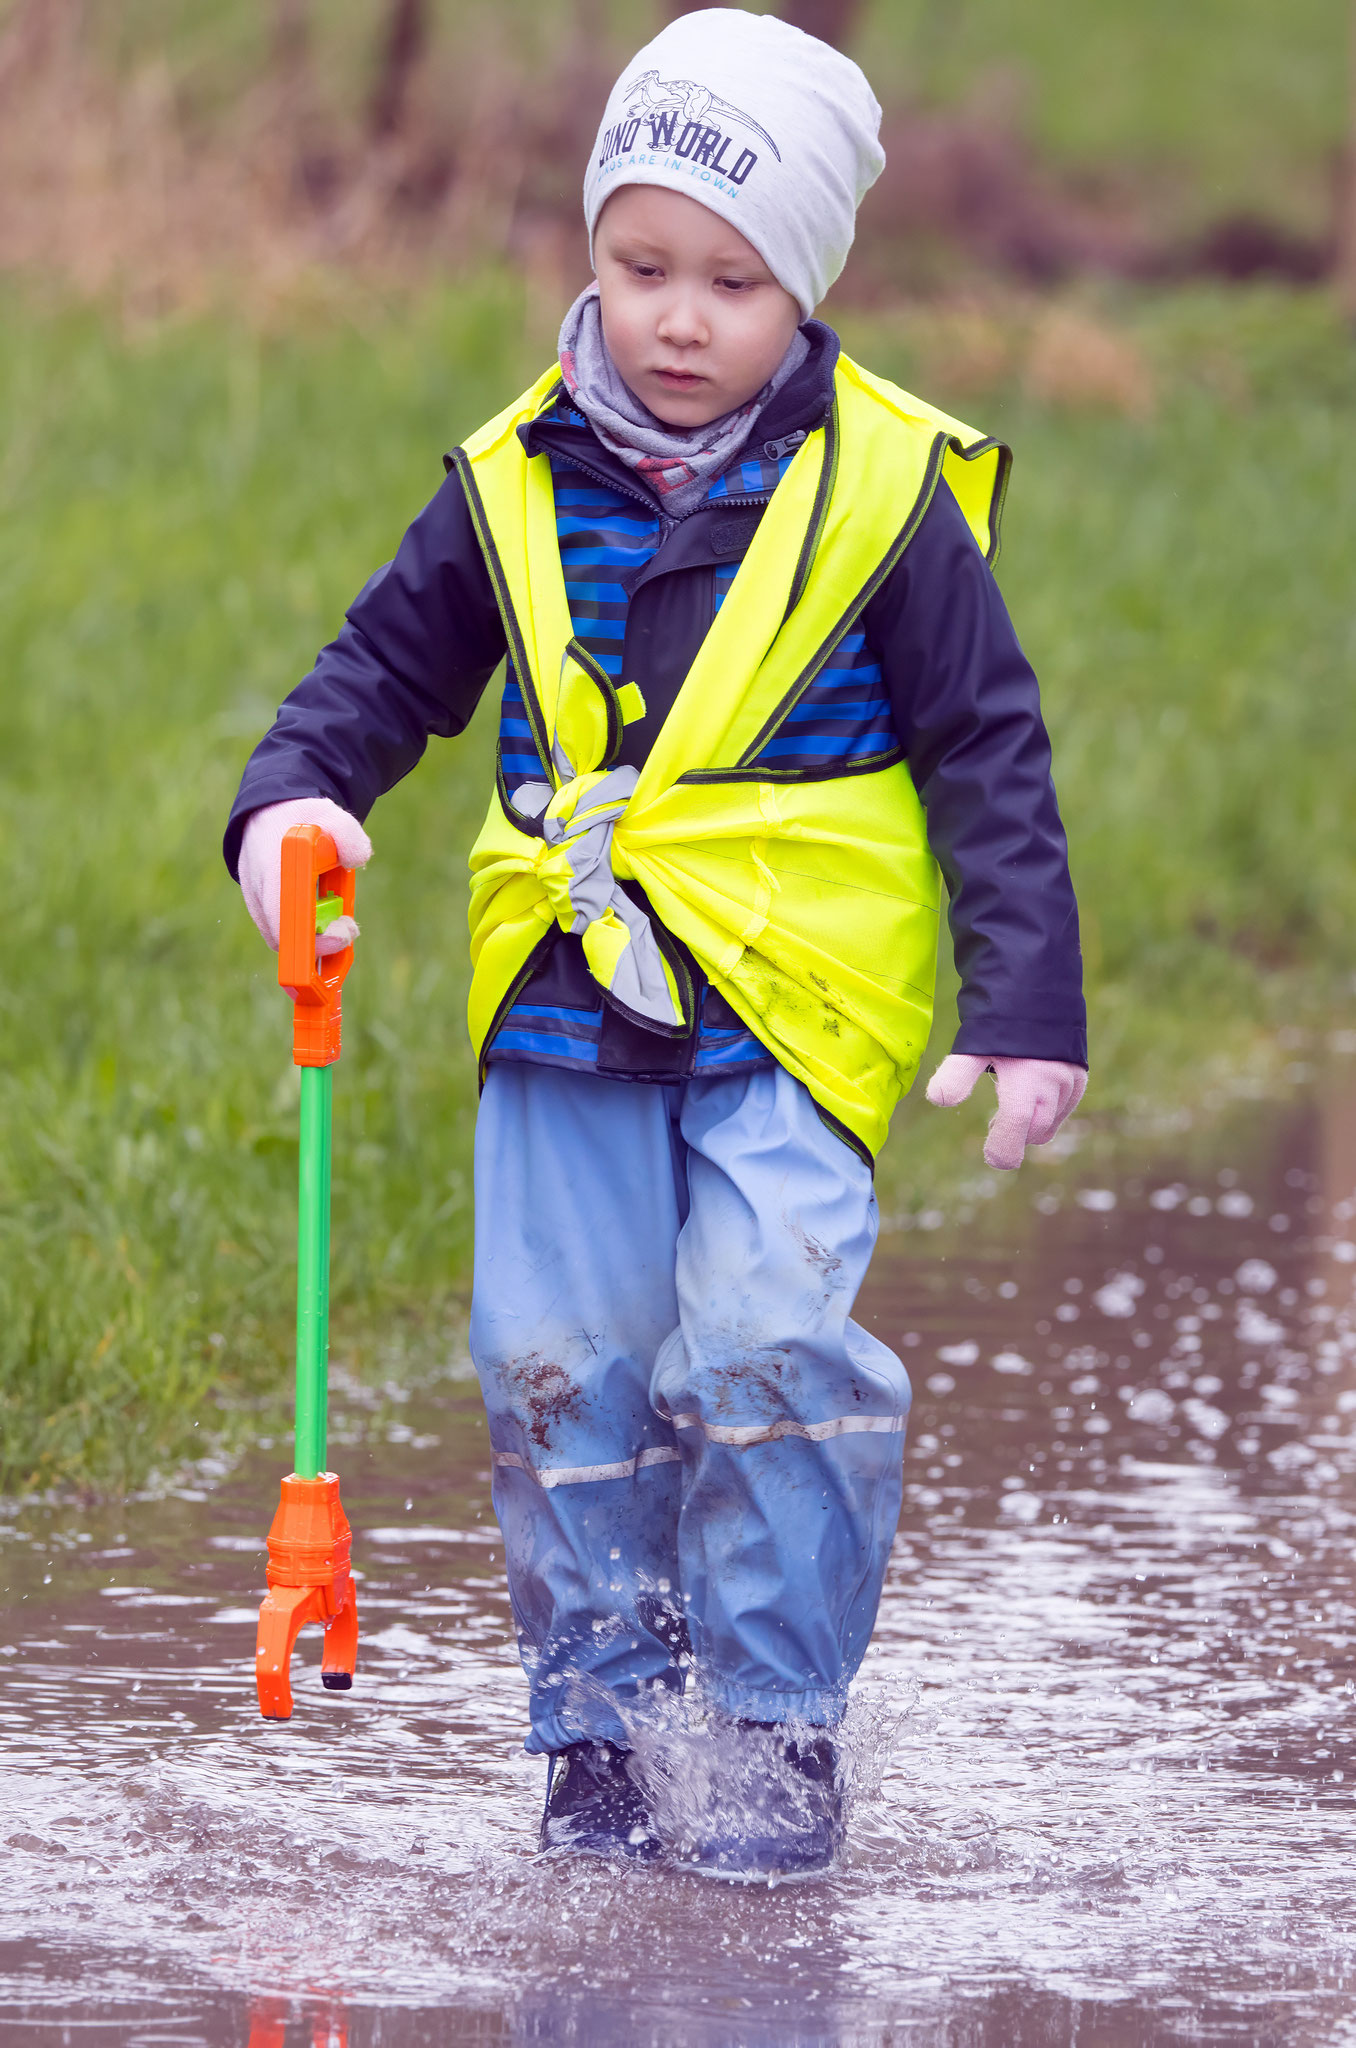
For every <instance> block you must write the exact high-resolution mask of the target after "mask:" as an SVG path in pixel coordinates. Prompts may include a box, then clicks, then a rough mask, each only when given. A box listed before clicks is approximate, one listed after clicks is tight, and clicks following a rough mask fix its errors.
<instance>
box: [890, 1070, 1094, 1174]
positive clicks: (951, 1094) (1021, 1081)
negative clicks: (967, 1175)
mask: <svg viewBox="0 0 1356 2048" xmlns="http://www.w3.org/2000/svg"><path fill="white" fill-rule="evenodd" d="M986 1072H987V1073H991V1074H992V1075H993V1077H994V1085H995V1087H996V1088H997V1090H998V1113H997V1115H996V1116H995V1117H994V1119H993V1122H992V1123H991V1124H990V1125H989V1135H988V1138H987V1140H986V1141H985V1145H984V1163H985V1165H986V1166H997V1167H1000V1168H1005V1169H1008V1170H1010V1169H1011V1168H1013V1167H1016V1166H1020V1165H1021V1163H1022V1155H1023V1153H1024V1152H1025V1151H1026V1148H1027V1146H1028V1145H1047V1144H1049V1142H1050V1140H1051V1138H1053V1137H1054V1135H1055V1132H1056V1131H1057V1130H1058V1129H1059V1127H1060V1125H1061V1124H1062V1123H1063V1121H1064V1119H1065V1117H1066V1116H1068V1115H1069V1114H1070V1113H1071V1112H1072V1111H1073V1110H1075V1109H1077V1107H1078V1105H1079V1103H1080V1101H1081V1100H1082V1097H1083V1090H1084V1089H1085V1088H1086V1087H1087V1085H1088V1076H1087V1071H1086V1069H1085V1068H1083V1067H1073V1066H1068V1065H1066V1064H1065V1062H1064V1061H1063V1060H1018V1059H1009V1058H1005V1057H997V1056H996V1057H993V1058H990V1059H985V1058H984V1057H983V1056H982V1054H979V1053H970V1052H953V1053H948V1055H947V1057H946V1058H945V1059H944V1060H943V1061H942V1064H941V1065H940V1067H938V1069H937V1071H936V1073H935V1074H934V1075H933V1077H932V1079H931V1080H930V1081H929V1082H928V1101H929V1102H931V1103H934V1104H935V1105H936V1107H937V1108H938V1109H954V1108H955V1107H956V1105H957V1103H960V1102H964V1101H965V1099H966V1097H967V1096H968V1095H969V1094H970V1091H971V1090H972V1089H973V1087H974V1085H975V1083H976V1081H977V1080H978V1079H979V1077H980V1075H981V1074H983V1073H986Z"/></svg>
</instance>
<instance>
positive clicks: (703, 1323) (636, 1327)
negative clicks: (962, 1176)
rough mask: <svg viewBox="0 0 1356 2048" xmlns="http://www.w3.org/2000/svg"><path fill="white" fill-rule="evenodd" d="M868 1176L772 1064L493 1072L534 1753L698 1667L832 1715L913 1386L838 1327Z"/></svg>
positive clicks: (513, 1066) (602, 1725)
mask: <svg viewBox="0 0 1356 2048" xmlns="http://www.w3.org/2000/svg"><path fill="white" fill-rule="evenodd" d="M876 1227H877V1226H876V1207H875V1199H874V1196H873V1194H872V1189H871V1177H870V1173H869V1171H868V1169H867V1168H866V1167H865V1166H864V1165H863V1164H862V1162H861V1161H860V1160H859V1159H858V1158H857V1156H856V1154H855V1153H853V1152H852V1151H851V1150H850V1149H849V1148H848V1147H847V1146H846V1145H844V1144H843V1143H842V1141H841V1140H840V1139H839V1138H837V1137H835V1136H834V1134H833V1133H832V1132H831V1131H830V1130H828V1128H827V1127H826V1126H825V1125H824V1124H823V1122H822V1121H821V1120H820V1118H819V1116H818V1114H817V1112H816V1110H815V1108H814V1104H813V1102H812V1101H811V1099H810V1096H809V1095H808V1093H807V1092H806V1090H805V1089H804V1088H802V1087H801V1086H800V1084H799V1083H798V1082H796V1081H794V1080H793V1079H792V1078H791V1076H790V1075H788V1074H787V1073H785V1072H784V1071H783V1069H781V1068H780V1067H776V1066H773V1065H771V1064H769V1065H766V1066H759V1067H754V1068H751V1069H745V1070H743V1071H742V1072H739V1073H731V1074H728V1075H719V1074H717V1075H704V1076H699V1077H697V1078H695V1079H693V1080H690V1081H687V1082H685V1083H681V1084H678V1085H674V1086H670V1087H659V1086H648V1085H646V1084H644V1083H636V1082H624V1081H608V1080H604V1079H600V1078H596V1077H594V1076H591V1075H580V1074H574V1073H564V1072H560V1071H558V1070H555V1069H552V1068H549V1067H539V1066H530V1065H526V1064H518V1063H510V1062H507V1061H504V1062H496V1063H493V1064H492V1065H491V1067H490V1071H489V1075H488V1079H487V1082H486V1087H485V1093H484V1096H483V1098H482V1101H481V1108H480V1119H479V1123H478V1125H477V1131H476V1264H475V1286H474V1295H473V1301H472V1312H471V1350H472V1355H473V1357H474V1359H475V1362H476V1369H477V1371H478V1373H479V1375H480V1381H481V1387H482V1391H483V1393H484V1397H485V1404H486V1408H487V1411H488V1415H489V1423H490V1438H491V1444H492V1447H493V1455H494V1479H493V1489H494V1505H495V1511H496V1513H497V1515H498V1517H499V1522H500V1526H501V1529H502V1531H503V1535H504V1546H505V1557H506V1561H507V1567H508V1576H509V1589H510V1592H511V1595H512V1598H513V1607H514V1614H515V1618H516V1621H517V1626H518V1636H519V1644H520V1648H521V1651H522V1656H523V1663H524V1666H525V1668H526V1670H527V1673H528V1678H529V1682H530V1687H531V1713H532V1734H531V1737H530V1739H529V1742H528V1747H529V1748H530V1749H534V1750H543V1749H558V1748H560V1747H561V1746H562V1744H563V1743H565V1742H567V1741H573V1740H576V1739H578V1738H579V1737H581V1736H592V1737H595V1738H598V1739H601V1738H604V1737H607V1738H609V1739H612V1740H621V1739H624V1734H625V1730H624V1726H623V1724H622V1722H621V1720H620V1718H619V1716H618V1713H617V1710H616V1705H615V1702H616V1701H617V1700H619V1699H620V1700H622V1701H623V1702H625V1701H629V1700H634V1699H635V1698H636V1696H637V1695H638V1694H639V1693H640V1692H641V1690H642V1689H643V1688H644V1687H645V1686H647V1685H650V1684H660V1685H668V1686H678V1685H681V1683H682V1667H681V1665H680V1662H679V1656H680V1652H681V1651H682V1650H683V1649H684V1648H685V1647H686V1646H687V1645H688V1643H689V1642H690V1646H691V1651H692V1654H693V1658H694V1660H695V1663H696V1667H697V1670H698V1673H699V1675H700V1680H701V1683H702V1684H703V1686H704V1687H705V1689H706V1690H707V1691H708V1693H709V1694H710V1695H711V1696H712V1697H713V1698H714V1699H715V1700H716V1701H717V1702H718V1704H720V1705H721V1706H722V1707H724V1708H725V1709H726V1710H727V1711H729V1712H731V1713H734V1714H738V1715H741V1716H744V1717H746V1718H748V1719H752V1720H761V1721H773V1720H782V1719H786V1718H788V1717H792V1716H795V1717H798V1718H802V1719H804V1720H807V1721H812V1722H817V1723H820V1724H829V1723H832V1722H833V1721H834V1720H836V1719H837V1717H838V1715H839V1714H840V1713H841V1711H842V1706H843V1699H844V1694H845V1691H846V1687H847V1684H848V1681H849V1680H850V1679H851V1677H852V1675H853V1673H854V1672H855V1670H856V1669H857V1666H858V1664H859V1663H860V1662H861V1658H862V1655H863V1653H864V1651H865V1648H866V1644H867V1640H868V1638H869V1636H870V1632H871V1628H872V1625H873V1622H874V1619H875V1613H876V1607H877V1603H878V1601H879V1598H880V1587H881V1581H882V1578H883V1576H884V1571H885V1563H886V1559H887V1556H888V1553H889V1547H890V1541H891V1538H892V1536H893V1534H894V1529H895V1523H896V1520H897V1517H898V1512H899V1500H900V1484H901V1455H902V1450H903V1432H904V1427H905V1423H906V1420H907V1415H908V1406H909V1383H908V1376H907V1374H906V1373H905V1371H904V1367H903V1365H902V1364H901V1362H900V1361H899V1359H898V1358H896V1357H895V1356H894V1354H893V1353H892V1352H891V1351H889V1350H888V1349H887V1348H886V1347H885V1346H884V1345H883V1344H881V1343H880V1342H878V1340H877V1339H876V1338H874V1337H872V1336H871V1335H870V1334H869V1333H868V1332H867V1331H865V1330H863V1329H862V1328H861V1327H860V1326H859V1325H858V1324H856V1323H854V1322H853V1321H852V1320H851V1317H850V1311H851V1308H852V1305H853V1303H854V1301H855V1299H856V1295H857V1290H858V1288H859V1286H860V1285H861V1281H862V1278H863V1276H864V1274H865V1272H866V1267H867V1264H868V1261H869V1259H870V1256H871V1249H872V1246H873V1244H874V1241H875V1235H876Z"/></svg>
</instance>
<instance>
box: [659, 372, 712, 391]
mask: <svg viewBox="0 0 1356 2048" xmlns="http://www.w3.org/2000/svg"><path fill="white" fill-rule="evenodd" d="M655 376H656V377H658V379H659V381H660V383H661V384H667V385H668V387H669V390H670V391H693V390H695V389H696V387H697V385H698V384H704V383H705V382H706V379H705V378H704V377H699V376H698V375H697V372H696V371H695V370H656V371H655Z"/></svg>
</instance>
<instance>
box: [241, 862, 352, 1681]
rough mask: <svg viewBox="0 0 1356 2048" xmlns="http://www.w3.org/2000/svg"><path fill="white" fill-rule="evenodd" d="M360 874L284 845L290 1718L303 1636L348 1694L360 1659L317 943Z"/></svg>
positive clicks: (322, 972) (281, 1511)
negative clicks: (337, 1395) (316, 1628)
mask: <svg viewBox="0 0 1356 2048" xmlns="http://www.w3.org/2000/svg"><path fill="white" fill-rule="evenodd" d="M353 895H354V873H353V870H352V868H345V867H341V866H340V865H339V860H338V855H337V852H336V850H335V845H334V841H333V840H332V839H331V838H330V836H329V834H328V833H326V832H322V831H321V830H320V828H319V826H318V825H294V826H293V827H292V829H291V831H290V832H288V833H287V834H286V836H285V837H284V839H283V845H282V903H281V915H280V919H279V944H278V980H279V982H280V984H281V985H282V987H283V988H284V989H285V990H286V991H287V993H288V995H290V996H291V998H292V1003H293V1011H292V1058H293V1062H294V1063H295V1064H296V1065H297V1066H299V1067H300V1068H301V1144H300V1148H299V1171H298V1190H297V1192H298V1200H297V1405H296V1469H295V1470H294V1471H293V1472H292V1473H291V1474H290V1475H289V1476H288V1477H287V1478H286V1479H284V1480H283V1482H282V1494H281V1498H280V1500H279V1502H278V1512H277V1514H276V1515H275V1516H274V1517H273V1527H272V1528H271V1529H270V1530H269V1534H268V1593H267V1595H266V1596H265V1599H264V1604H263V1606H262V1607H261V1608H260V1610H259V1637H258V1647H257V1652H256V1656H255V1673H256V1678H257V1681H258V1686H259V1711H260V1713H261V1714H263V1715H264V1717H265V1719H266V1720H270V1721H286V1720H287V1719H288V1718H289V1717H290V1715H291V1712H292V1687H291V1683H290V1681H289V1677H288V1666H289V1664H290V1662H291V1658H292V1650H293V1646H294V1645H295V1643H296V1640H297V1635H298V1632H299V1631H300V1630H301V1629H302V1628H304V1627H305V1625H306V1623H307V1622H308V1621H318V1622H321V1623H322V1624H323V1626H324V1630H325V1654H324V1661H323V1663H322V1664H321V1668H320V1675H321V1679H322V1681H323V1683H324V1684H325V1686H326V1687H327V1689H328V1690H329V1691H331V1692H347V1690H348V1688H349V1687H350V1686H351V1685H352V1683H353V1670H354V1665H355V1663H356V1661H357V1655H358V1607H357V1601H356V1598H355V1595H354V1590H353V1574H352V1571H351V1569H350V1564H349V1550H350V1545H351V1543H352V1531H351V1530H350V1528H349V1525H348V1518H347V1517H346V1515H345V1514H344V1510H343V1508H342V1506H341V1505H340V1501H339V1481H338V1479H337V1477H336V1476H335V1474H334V1473H333V1472H327V1471H326V1470H325V1450H326V1437H327V1421H326V1411H327V1408H328V1394H329V1276H330V1106H331V1092H332V1091H331V1080H332V1074H331V1069H332V1067H333V1066H334V1063H335V1061H336V1060H337V1059H338V1057H339V1037H340V1021H341V1020H340V1003H339V992H340V989H341V988H342V986H343V981H344V977H345V975H346V974H347V973H348V970H349V968H350V967H351V966H352V964H353V948H352V946H346V947H344V949H343V951H342V952H339V953H334V954H331V955H329V956H328V957H327V958H324V959H321V960H317V958H316V950H315V946H316V936H317V934H318V933H319V932H321V931H323V930H324V929H325V927H326V925H328V924H330V923H332V922H333V920H334V919H335V918H336V917H339V916H351V915H352V913H353Z"/></svg>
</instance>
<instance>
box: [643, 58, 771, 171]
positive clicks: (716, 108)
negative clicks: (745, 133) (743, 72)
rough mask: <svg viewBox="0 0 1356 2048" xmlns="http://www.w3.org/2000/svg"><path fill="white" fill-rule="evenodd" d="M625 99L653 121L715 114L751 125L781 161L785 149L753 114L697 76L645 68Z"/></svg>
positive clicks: (690, 121)
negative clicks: (661, 117)
mask: <svg viewBox="0 0 1356 2048" xmlns="http://www.w3.org/2000/svg"><path fill="white" fill-rule="evenodd" d="M626 100H627V109H628V112H630V113H633V114H640V115H642V116H644V117H646V118H647V119H649V120H651V121H653V120H654V119H655V117H656V116H658V115H664V114H681V115H682V117H683V120H684V122H686V123H687V124H688V125H692V124H694V123H697V122H704V121H709V120H710V119H711V117H712V116H713V115H715V116H717V117H720V116H723V117H724V119H725V120H727V121H737V122H738V123H739V125H740V127H741V128H749V129H752V131H753V133H754V134H755V135H759V136H761V137H762V139H763V141H764V142H765V143H766V144H767V146H768V148H769V149H770V150H771V151H772V154H773V155H774V156H775V157H776V159H777V161H778V163H780V162H781V160H782V153H781V151H780V150H779V149H778V147H777V145H776V143H775V142H774V141H773V140H772V137H771V136H770V135H769V134H768V132H767V130H766V128H760V127H759V125H758V123H757V122H756V121H755V120H754V119H753V117H752V115H750V114H746V113H744V112H743V111H742V109H741V108H739V107H732V106H731V105H730V102H729V101H728V100H723V99H720V98H718V97H717V95H716V94H715V93H713V92H711V91H709V90H708V89H707V87H706V86H704V85H698V83H697V81H696V80H695V78H661V77H660V76H659V73H658V72H657V71H644V72H642V73H641V75H640V77H639V78H635V79H632V81H631V83H630V85H629V86H628V87H627V88H626Z"/></svg>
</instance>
